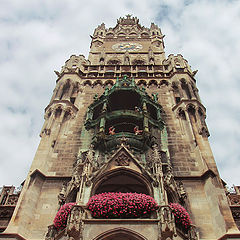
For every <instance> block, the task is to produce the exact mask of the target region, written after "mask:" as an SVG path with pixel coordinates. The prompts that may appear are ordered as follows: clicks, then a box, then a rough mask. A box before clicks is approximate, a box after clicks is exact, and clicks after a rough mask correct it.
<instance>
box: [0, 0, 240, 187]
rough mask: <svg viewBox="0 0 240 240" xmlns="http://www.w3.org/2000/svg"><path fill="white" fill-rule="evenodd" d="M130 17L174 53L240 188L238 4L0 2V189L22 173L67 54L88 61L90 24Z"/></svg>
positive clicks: (221, 161)
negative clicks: (154, 28) (191, 79)
mask: <svg viewBox="0 0 240 240" xmlns="http://www.w3.org/2000/svg"><path fill="white" fill-rule="evenodd" d="M126 14H132V15H133V16H137V17H138V18H139V19H140V23H141V24H142V25H144V26H146V27H149V26H150V24H151V22H154V23H156V24H157V25H159V26H160V28H161V29H162V32H163V34H165V35H166V37H165V46H166V55H169V54H170V53H173V54H177V53H181V54H182V55H183V56H184V57H185V58H186V59H187V60H188V62H189V63H190V65H191V66H192V69H193V70H196V69H198V70H199V71H198V74H197V75H196V80H197V85H198V88H199V91H200V96H201V99H202V102H203V104H204V105H205V107H206V108H207V124H208V127H209V130H210V133H211V136H210V138H209V140H210V142H211V146H212V150H213V153H214V156H215V159H216V162H217V165H218V167H219V171H220V174H221V177H222V178H223V179H224V180H225V181H226V182H227V183H228V184H229V185H230V186H231V185H233V184H235V185H240V177H239V171H240V166H239V161H240V147H239V143H240V125H239V123H240V111H239V96H240V90H239V89H240V80H239V78H240V77H239V76H240V63H239V62H240V1H234V0H228V1H225V0H222V1H217V0H211V1H209V0H185V1H184V0H156V1H155V0H131V1H130V0H119V1H108V0H101V1H98V0H88V1H85V0H82V1H79V0H68V1H63V0H52V1H40V0H25V1H19V0H2V1H1V8H0V76H1V80H0V81H1V87H0V96H1V103H0V116H1V124H0V164H1V165H0V166H1V167H0V186H1V185H16V186H18V185H20V183H21V182H22V181H23V180H24V178H25V177H26V175H27V172H28V169H29V167H30V164H31V162H32V160H33V157H34V154H35V152H36V149H37V146H38V143H39V141H40V138H39V133H40V130H41V127H42V124H43V114H44V111H43V110H44V108H45V107H46V106H47V104H48V103H49V100H50V97H51V95H52V91H53V89H54V86H55V80H56V75H55V74H54V72H53V71H54V70H58V71H59V70H60V68H61V66H62V65H63V64H64V62H65V61H66V60H67V59H68V58H69V56H70V55H72V54H76V55H78V54H84V55H85V56H86V57H87V56H88V51H89V45H90V37H89V35H90V34H92V33H93V30H94V28H95V27H97V25H99V24H100V23H102V22H104V23H105V24H106V26H107V27H113V26H115V24H116V20H117V18H119V17H122V16H125V15H126Z"/></svg>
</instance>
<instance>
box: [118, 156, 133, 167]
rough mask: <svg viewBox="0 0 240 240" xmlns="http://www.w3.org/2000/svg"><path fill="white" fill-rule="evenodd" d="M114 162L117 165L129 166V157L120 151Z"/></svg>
mask: <svg viewBox="0 0 240 240" xmlns="http://www.w3.org/2000/svg"><path fill="white" fill-rule="evenodd" d="M115 162H116V165H117V166H129V162H130V158H129V157H128V156H127V155H126V154H125V153H121V154H120V155H119V156H118V157H117V158H116V159H115Z"/></svg>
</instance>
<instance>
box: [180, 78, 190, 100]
mask: <svg viewBox="0 0 240 240" xmlns="http://www.w3.org/2000/svg"><path fill="white" fill-rule="evenodd" d="M181 87H182V89H183V91H184V92H185V94H186V96H187V98H188V99H191V98H192V96H191V93H190V91H189V88H188V85H187V83H186V81H185V80H183V81H182V83H181Z"/></svg>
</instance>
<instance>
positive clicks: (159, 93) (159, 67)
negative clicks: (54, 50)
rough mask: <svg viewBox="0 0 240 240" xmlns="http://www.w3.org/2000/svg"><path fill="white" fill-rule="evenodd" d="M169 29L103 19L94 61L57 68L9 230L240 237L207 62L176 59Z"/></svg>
mask: <svg viewBox="0 0 240 240" xmlns="http://www.w3.org/2000/svg"><path fill="white" fill-rule="evenodd" d="M163 37H164V36H163V35H162V33H161V30H160V29H159V28H158V26H156V25H155V24H151V26H150V28H146V27H143V26H141V25H140V24H139V20H138V19H137V18H135V17H131V16H130V15H127V16H126V17H125V18H120V19H119V20H118V21H117V24H116V26H115V27H114V28H109V29H107V28H106V27H105V25H104V24H101V25H100V26H98V27H97V28H96V29H95V31H94V34H93V36H92V41H91V47H90V52H89V58H88V60H87V59H85V57H84V56H82V55H80V56H76V55H72V56H71V57H70V59H69V60H67V61H66V63H65V65H64V66H63V68H62V70H61V71H60V72H57V71H55V72H56V74H57V77H58V78H57V81H56V87H55V89H54V92H53V96H52V99H51V100H50V103H49V105H48V106H47V107H46V109H45V116H44V118H45V122H44V125H43V128H42V130H41V134H40V136H41V138H42V139H41V142H40V144H39V147H38V150H37V152H36V155H35V158H34V161H33V163H32V166H31V169H30V171H29V174H28V176H27V178H26V181H25V183H24V186H23V189H22V192H21V195H20V197H19V200H18V203H17V206H16V208H15V211H14V213H13V216H12V219H11V221H10V223H9V226H8V228H7V229H6V231H5V232H4V233H3V234H1V235H0V238H2V239H6V238H9V239H28V240H31V239H47V240H50V239H51V240H53V239H71V240H73V239H75V240H77V239H81V240H85V239H94V240H110V239H111V240H118V239H131V240H137V239H139V240H143V239H148V240H155V239H159V240H160V239H168V240H170V239H194V240H196V239H199V237H200V239H227V238H232V239H234V238H235V239H237V238H239V236H240V235H239V233H238V231H237V228H236V225H235V223H234V220H233V218H232V215H231V211H230V208H229V206H228V203H227V199H226V196H225V192H224V188H223V185H222V182H221V179H220V177H219V174H218V170H217V167H216V164H215V161H214V158H213V155H212V152H211V149H210V146H209V142H208V136H209V132H208V129H207V126H206V123H205V118H206V109H205V107H204V106H203V105H202V103H201V101H200V98H199V95H198V90H197V87H196V80H195V78H194V76H195V74H196V71H192V70H191V68H190V66H189V64H188V62H187V61H186V60H185V59H184V58H183V57H182V56H181V55H177V56H174V55H170V56H169V57H168V58H166V57H165V53H164V42H163ZM94 196H95V198H94ZM153 199H155V200H153ZM89 200H91V201H92V202H90V203H88V202H89ZM75 203H76V204H75ZM155 203H156V204H155ZM74 204H75V205H74ZM156 205H157V206H156ZM96 207H97V208H96ZM93 209H94V210H93ZM58 211H60V212H59V213H58V215H57V216H58V218H57V220H56V218H55V225H53V220H54V217H55V215H56V214H57V212H58ZM179 212H181V214H178V213H179ZM186 212H188V213H189V215H190V217H191V221H190V220H189V219H188V214H187V213H186ZM65 219H66V222H64V220H65ZM57 221H58V224H59V225H58V224H56V222H57Z"/></svg>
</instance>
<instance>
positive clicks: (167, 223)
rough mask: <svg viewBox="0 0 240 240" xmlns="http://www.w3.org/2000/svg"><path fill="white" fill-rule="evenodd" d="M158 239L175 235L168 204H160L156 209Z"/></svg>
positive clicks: (172, 217) (173, 222)
mask: <svg viewBox="0 0 240 240" xmlns="http://www.w3.org/2000/svg"><path fill="white" fill-rule="evenodd" d="M158 219H159V222H158V227H159V233H158V239H159V240H160V239H169V238H170V239H172V238H173V236H175V237H176V236H177V233H176V226H175V221H174V216H173V213H172V211H171V209H170V207H169V206H162V207H160V208H159V210H158Z"/></svg>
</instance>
